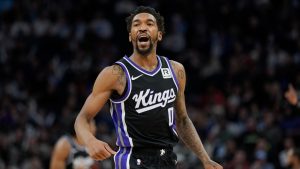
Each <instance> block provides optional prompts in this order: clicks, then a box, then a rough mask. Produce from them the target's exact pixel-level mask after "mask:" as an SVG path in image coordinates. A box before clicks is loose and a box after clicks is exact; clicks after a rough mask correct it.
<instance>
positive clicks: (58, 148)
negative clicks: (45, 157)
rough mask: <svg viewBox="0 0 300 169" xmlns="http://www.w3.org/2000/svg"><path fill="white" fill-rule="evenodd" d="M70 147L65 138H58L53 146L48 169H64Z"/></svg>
mask: <svg viewBox="0 0 300 169" xmlns="http://www.w3.org/2000/svg"><path fill="white" fill-rule="evenodd" d="M70 149H71V145H70V144H69V142H68V141H67V139H66V138H60V139H59V140H58V141H57V143H56V144H55V146H54V149H53V152H52V156H51V163H50V169H65V168H66V160H67V158H68V155H69V153H70Z"/></svg>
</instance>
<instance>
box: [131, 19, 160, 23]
mask: <svg viewBox="0 0 300 169" xmlns="http://www.w3.org/2000/svg"><path fill="white" fill-rule="evenodd" d="M140 21H141V20H140V19H135V20H133V21H132V23H133V22H140ZM147 22H155V21H154V20H153V19H147Z"/></svg>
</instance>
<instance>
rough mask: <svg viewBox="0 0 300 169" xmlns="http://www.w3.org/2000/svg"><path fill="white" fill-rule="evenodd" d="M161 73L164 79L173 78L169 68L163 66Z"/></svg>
mask: <svg viewBox="0 0 300 169" xmlns="http://www.w3.org/2000/svg"><path fill="white" fill-rule="evenodd" d="M161 73H162V76H163V78H164V79H169V78H172V74H171V71H170V69H169V68H161Z"/></svg>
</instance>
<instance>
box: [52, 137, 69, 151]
mask: <svg viewBox="0 0 300 169" xmlns="http://www.w3.org/2000/svg"><path fill="white" fill-rule="evenodd" d="M55 147H56V148H58V149H61V150H67V149H70V148H71V145H70V143H69V141H68V139H67V138H66V137H61V138H59V139H58V140H57V142H56V144H55Z"/></svg>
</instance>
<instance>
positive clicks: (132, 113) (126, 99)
mask: <svg viewBox="0 0 300 169" xmlns="http://www.w3.org/2000/svg"><path fill="white" fill-rule="evenodd" d="M157 59H158V65H157V67H156V68H155V69H154V70H153V71H151V72H150V71H147V70H145V69H143V68H141V67H139V66H138V65H137V64H135V63H134V62H133V61H132V60H130V58H128V57H127V56H124V57H123V58H122V59H121V60H119V61H118V62H116V64H118V65H120V66H121V67H122V69H123V71H124V72H125V75H126V81H127V83H126V88H125V90H124V93H123V95H122V96H120V97H119V98H114V97H111V99H110V101H111V108H110V112H111V116H112V119H113V121H114V125H115V128H116V133H117V145H118V146H119V147H173V146H174V145H175V144H176V143H177V142H178V136H177V132H176V125H175V108H174V104H175V99H176V95H177V91H178V81H177V79H176V76H175V74H174V71H173V69H172V67H171V64H170V62H169V60H168V59H167V58H166V57H161V56H157Z"/></svg>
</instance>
